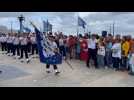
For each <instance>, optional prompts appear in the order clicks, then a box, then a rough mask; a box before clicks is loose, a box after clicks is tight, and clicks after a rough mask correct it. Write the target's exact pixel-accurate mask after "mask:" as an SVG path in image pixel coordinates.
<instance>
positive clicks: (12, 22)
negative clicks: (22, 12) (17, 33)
mask: <svg viewBox="0 0 134 100" xmlns="http://www.w3.org/2000/svg"><path fill="white" fill-rule="evenodd" d="M12 24H13V22H12V21H11V33H13V28H12Z"/></svg>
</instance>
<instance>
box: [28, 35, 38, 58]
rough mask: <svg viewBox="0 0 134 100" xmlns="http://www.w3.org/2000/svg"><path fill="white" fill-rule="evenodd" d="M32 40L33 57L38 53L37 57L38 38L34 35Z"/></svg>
mask: <svg viewBox="0 0 134 100" xmlns="http://www.w3.org/2000/svg"><path fill="white" fill-rule="evenodd" d="M30 40H31V44H32V56H33V57H34V54H35V52H36V55H37V54H38V48H37V42H36V36H35V34H34V33H33V34H32V36H31V38H30Z"/></svg>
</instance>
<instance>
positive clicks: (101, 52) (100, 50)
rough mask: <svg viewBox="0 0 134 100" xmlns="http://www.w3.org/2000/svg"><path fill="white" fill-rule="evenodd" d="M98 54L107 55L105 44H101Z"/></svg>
mask: <svg viewBox="0 0 134 100" xmlns="http://www.w3.org/2000/svg"><path fill="white" fill-rule="evenodd" d="M97 54H98V55H102V56H105V47H104V46H99V48H98V52H97Z"/></svg>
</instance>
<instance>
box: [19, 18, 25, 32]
mask: <svg viewBox="0 0 134 100" xmlns="http://www.w3.org/2000/svg"><path fill="white" fill-rule="evenodd" d="M18 19H19V22H20V33H22V32H23V27H22V26H23V25H22V23H23V21H24V20H25V17H24V16H23V15H20V16H19V17H18Z"/></svg>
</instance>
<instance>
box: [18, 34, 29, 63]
mask: <svg viewBox="0 0 134 100" xmlns="http://www.w3.org/2000/svg"><path fill="white" fill-rule="evenodd" d="M27 44H28V40H27V34H23V36H21V37H20V45H21V55H20V58H19V59H23V57H24V56H23V55H24V53H25V58H26V62H27V63H29V62H30V60H29V57H28V48H27ZM21 62H24V61H23V60H22V61H21Z"/></svg>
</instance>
